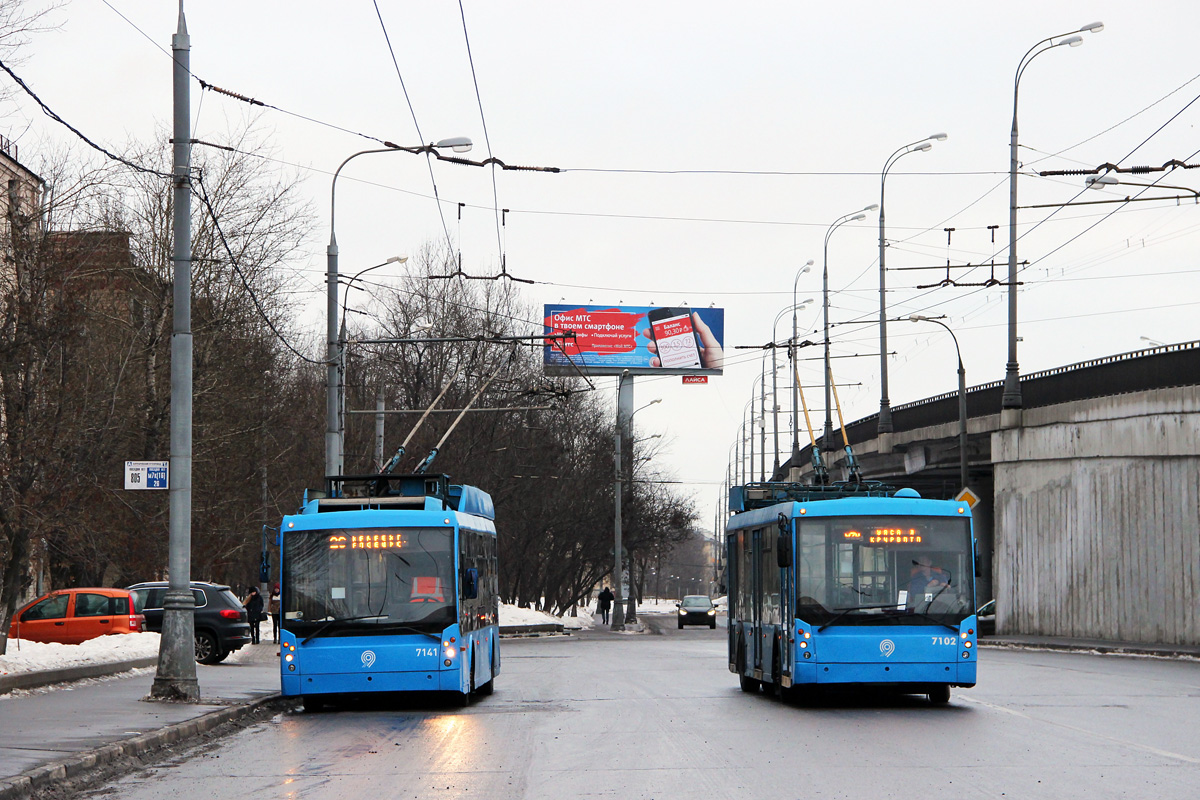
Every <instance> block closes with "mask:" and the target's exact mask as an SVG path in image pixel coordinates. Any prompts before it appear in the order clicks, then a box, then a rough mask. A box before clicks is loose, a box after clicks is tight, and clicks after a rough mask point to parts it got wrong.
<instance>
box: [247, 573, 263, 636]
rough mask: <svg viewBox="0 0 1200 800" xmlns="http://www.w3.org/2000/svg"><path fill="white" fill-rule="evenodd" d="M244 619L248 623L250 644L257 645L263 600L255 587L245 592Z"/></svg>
mask: <svg viewBox="0 0 1200 800" xmlns="http://www.w3.org/2000/svg"><path fill="white" fill-rule="evenodd" d="M245 605H246V617H247V618H248V620H249V622H250V644H258V636H259V634H258V623H260V622H262V619H263V599H262V595H261V594H259V593H258V587H257V586H251V587H250V589H249V591H247V592H246V603H245Z"/></svg>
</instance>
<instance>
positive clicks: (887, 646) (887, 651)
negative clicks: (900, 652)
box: [879, 639, 896, 658]
mask: <svg viewBox="0 0 1200 800" xmlns="http://www.w3.org/2000/svg"><path fill="white" fill-rule="evenodd" d="M879 652H880V653H883V657H884V658H889V657H891V655H892V653H894V652H896V643H895V642H893V641H892V640H891V639H884V640H883V641H882V642H880V643H879Z"/></svg>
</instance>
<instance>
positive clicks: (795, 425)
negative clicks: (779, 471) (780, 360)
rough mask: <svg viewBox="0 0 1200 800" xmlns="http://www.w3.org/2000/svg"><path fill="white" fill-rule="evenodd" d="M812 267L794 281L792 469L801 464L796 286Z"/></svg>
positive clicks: (790, 349) (790, 358) (790, 346)
mask: <svg viewBox="0 0 1200 800" xmlns="http://www.w3.org/2000/svg"><path fill="white" fill-rule="evenodd" d="M812 265H813V260H812V259H811V258H810V259H809V260H808V263H807V264H805V265H804V266H803V267H801V268H800V269H799V270H798V271H797V272H796V277H795V279H794V280H793V281H792V340H791V341H790V342H789V343H788V361H791V362H792V459H791V464H792V469H795V468H796V467H797V466H799V463H800V417H799V416H798V412H797V411H796V408H797V407H798V406H799V405H800V383H799V378H798V377H797V375H798V374H799V373H798V370H797V369H796V337H797V335H798V334H797V333H796V285H797V284H798V283H799V282H800V276H801V275H803V274H804V273H806V272H808V271H809V270H810V269H811V268H812Z"/></svg>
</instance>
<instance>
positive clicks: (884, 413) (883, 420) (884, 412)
mask: <svg viewBox="0 0 1200 800" xmlns="http://www.w3.org/2000/svg"><path fill="white" fill-rule="evenodd" d="M875 432H876V433H891V432H892V404H891V403H889V402H888V401H887V400H884V401H883V402H882V403H880V404H879V422H878V423H877V424H876V425H875Z"/></svg>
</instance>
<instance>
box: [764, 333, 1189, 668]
mask: <svg viewBox="0 0 1200 800" xmlns="http://www.w3.org/2000/svg"><path fill="white" fill-rule="evenodd" d="M1001 393H1002V385H1001V382H1000V381H996V382H994V383H988V384H984V385H982V386H976V387H972V388H970V389H968V390H967V414H968V418H969V419H968V426H967V430H968V446H967V451H968V460H969V465H970V466H969V474H970V486H971V488H972V489H973V490H974V491H975V492H976V493H977V494H979V495H980V496H981V497H982V500H981V502H980V504H979V505H978V506H977V507H976V508H975V511H974V516H975V525H976V534H977V538H978V540H979V550H980V552H979V563H980V571H981V575H980V576H979V578H978V581H979V597H980V599H981V602H982V601H983V600H986V599H987V598H989V597H993V596H994V597H995V598H996V607H997V619H996V623H997V632H999V633H1012V634H1016V633H1022V634H1041V635H1051V636H1071V637H1079V638H1091V639H1112V640H1125V641H1134V642H1154V643H1170V644H1188V645H1197V644H1200V341H1197V342H1187V343H1183V344H1177V345H1167V346H1163V347H1156V348H1152V349H1149V350H1140V351H1137V352H1132V353H1124V354H1121V355H1115V356H1109V357H1106V358H1101V359H1096V360H1093V361H1086V362H1082V363H1079V364H1072V365H1069V366H1065V367H1059V368H1057V369H1052V370H1046V371H1045V372H1038V373H1033V374H1030V375H1026V376H1023V377H1022V379H1021V393H1022V397H1023V399H1024V403H1025V407H1024V409H1022V410H1020V411H1012V410H1009V411H1005V412H1004V413H1003V414H1002V413H1001V410H1000V396H1001ZM877 417H878V415H874V414H873V415H871V416H869V417H865V418H863V419H860V420H857V421H855V422H853V423H851V424H849V425H847V426H846V433H847V435H848V437H849V439H850V443H851V446H852V448H853V450H854V454H855V457H856V458H857V459H858V461H859V464H860V468H861V470H862V473H863V476H864V477H866V478H872V479H878V480H883V481H886V482H888V483H892V484H894V485H897V486H911V487H913V488H915V489H917V490H918V491H920V492H921V494H922V495H924V496H926V497H940V498H946V497H952V496H953V495H954V494H956V493H957V492H958V490H959V489H960V488H961V487H960V486H959V485H958V483H959V480H958V475H959V472H958V471H959V452H960V450H959V443H958V430H959V428H958V426H959V422H958V394H957V392H952V393H949V394H944V395H938V396H936V397H930V398H927V399H925V400H920V401H918V402H915V403H908V404H905V405H901V406H897V407H894V408H893V409H892V423H893V428H894V430H893V432H892V433H890V434H882V435H879V434H877V433H876V430H875V427H876V423H877ZM834 439H835V441H834V442H832V443H831V444H832V445H833V446H834V447H835V448H836V449H834V450H832V451H828V452H827V453H826V463H827V464H829V465H830V467H831V469H830V471H831V473H832V474H833V476H834V478H835V479H841V478H844V477H845V475H846V471H845V456H844V453H843V452H841V446H842V439H841V434H840V432H835V437H834ZM818 446H819V447H822V446H824V445H823V443H822V442H821V441H820V440H818ZM811 463H812V458H811V448H809V447H806V448H804V450H802V451H801V453H800V456H799V458H798V459H797V463H796V465H795V466H794V467H793V465H792V464H791V463H790V462H789V463H788V464H784V465H783V466H782V467H781V468H780V472H779V473H778V474H777V475H776V476H775V478H776V479H781V480H792V481H807V480H809V479H810V478H811Z"/></svg>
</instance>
